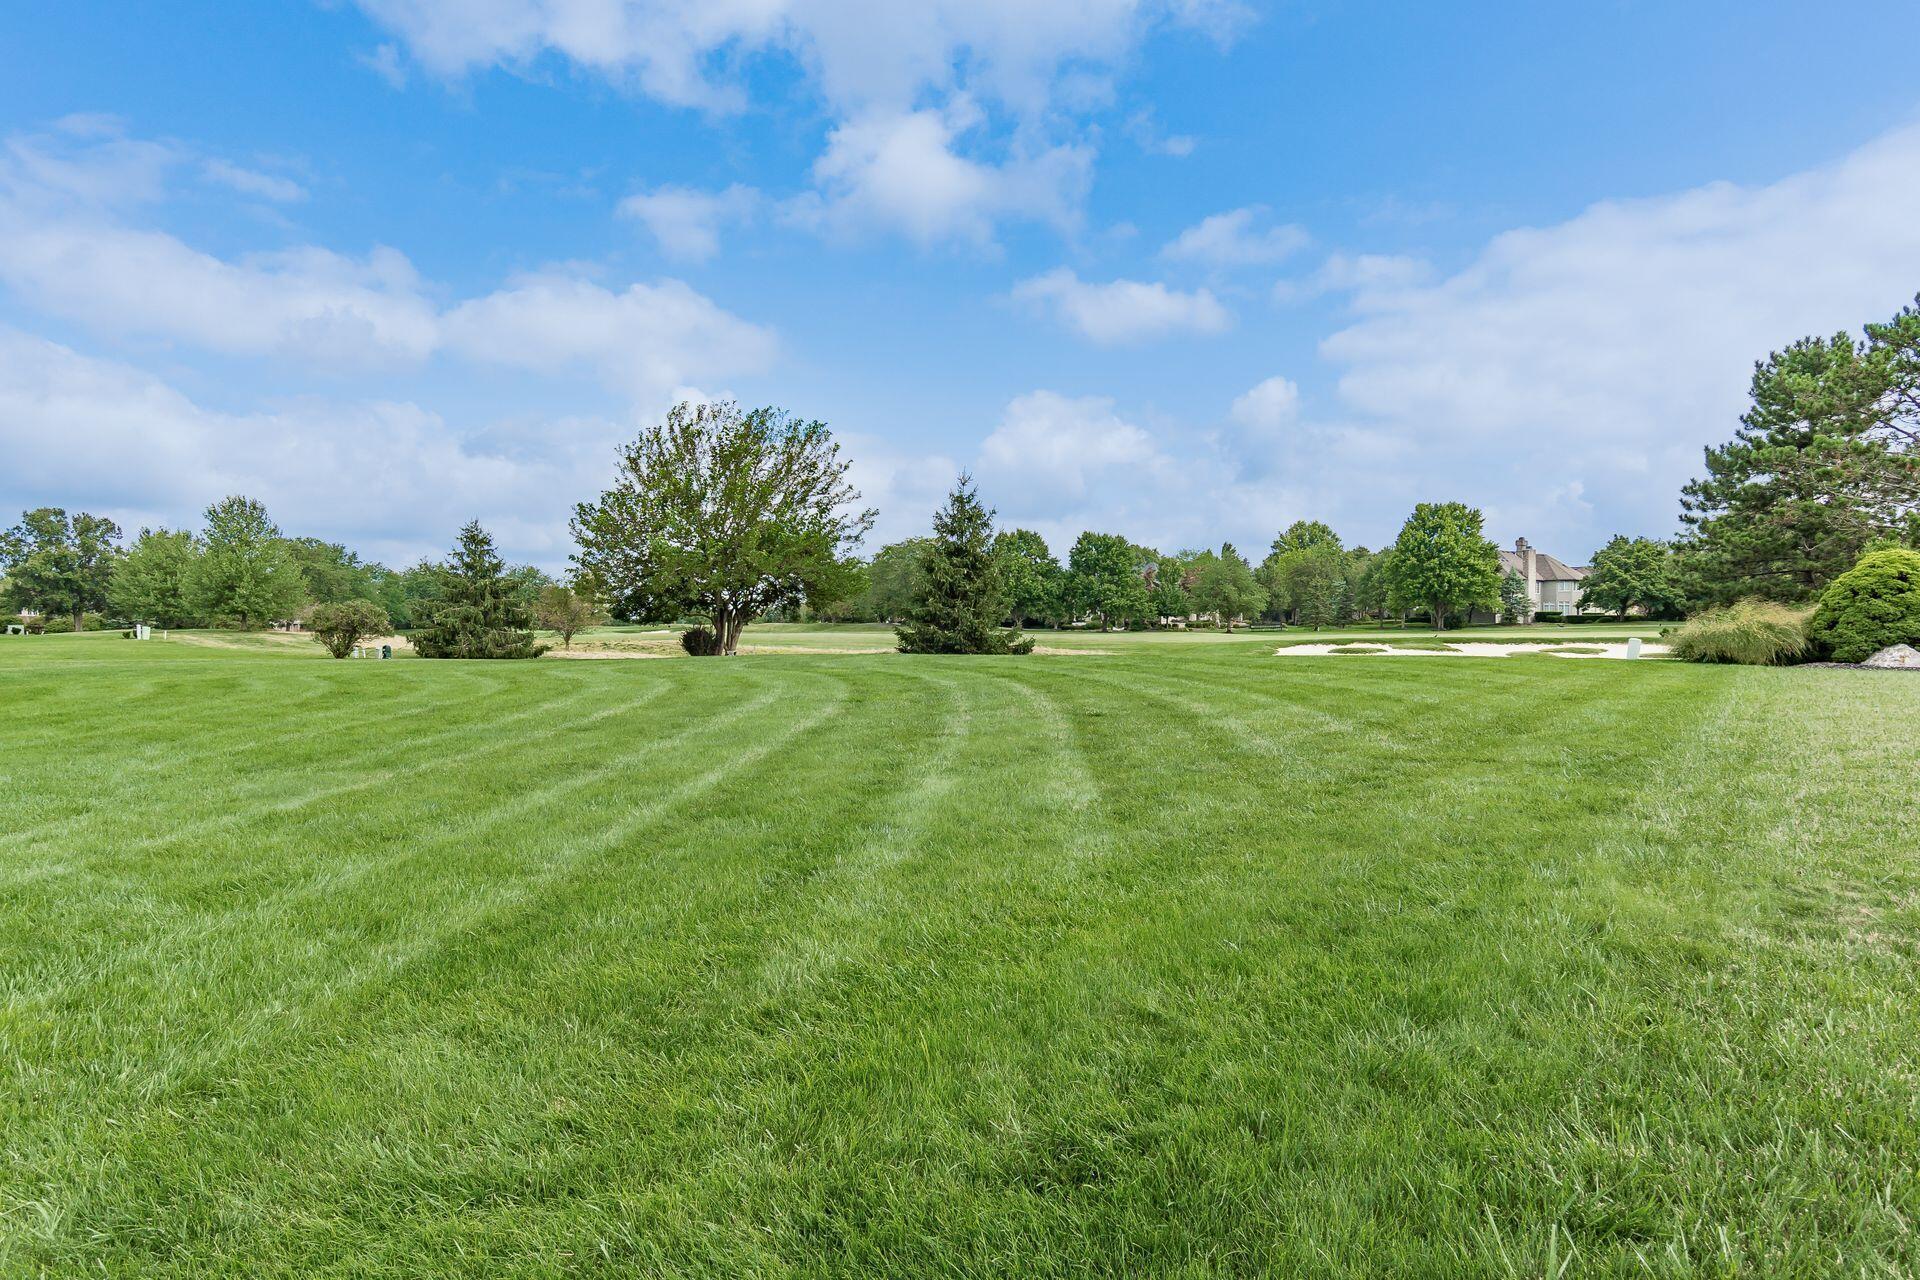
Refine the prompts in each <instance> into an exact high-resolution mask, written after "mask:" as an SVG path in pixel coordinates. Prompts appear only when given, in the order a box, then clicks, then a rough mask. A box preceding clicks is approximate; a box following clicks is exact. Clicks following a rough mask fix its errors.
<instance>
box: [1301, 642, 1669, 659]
mask: <svg viewBox="0 0 1920 1280" xmlns="http://www.w3.org/2000/svg"><path fill="white" fill-rule="evenodd" d="M1445 643H1446V644H1447V648H1445V649H1395V648H1392V647H1391V646H1389V645H1385V644H1376V643H1374V642H1372V641H1368V640H1350V641H1346V642H1344V643H1338V644H1295V645H1287V646H1285V647H1283V648H1280V649H1277V650H1275V651H1274V652H1275V653H1276V654H1277V655H1278V656H1279V657H1282V658H1289V657H1303V658H1315V657H1324V656H1326V655H1328V654H1335V655H1337V656H1341V657H1351V656H1365V657H1369V658H1504V657H1507V656H1508V655H1510V654H1516V653H1544V654H1546V655H1548V656H1549V657H1554V658H1624V657H1626V656H1627V644H1626V641H1624V640H1617V641H1616V640H1595V641H1591V642H1585V641H1578V640H1561V641H1557V642H1555V643H1552V644H1488V643H1485V642H1483V641H1475V640H1449V641H1446V642H1445ZM1577 650H1592V652H1585V653H1583V652H1576V651H1577ZM1666 652H1667V646H1666V645H1663V644H1645V643H1643V644H1642V646H1641V649H1640V656H1641V657H1643V658H1658V657H1660V656H1662V655H1664V654H1665V653H1666Z"/></svg>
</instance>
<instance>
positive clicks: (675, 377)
mask: <svg viewBox="0 0 1920 1280" xmlns="http://www.w3.org/2000/svg"><path fill="white" fill-rule="evenodd" d="M10 144H15V145H10V147H9V150H8V151H7V152H6V153H5V158H4V161H0V284H3V285H5V286H6V288H7V289H8V290H9V291H10V292H12V293H13V294H14V295H15V296H16V297H18V298H20V299H21V300H23V301H25V302H27V303H29V304H30V305H32V306H34V307H36V308H38V309H39V310H41V311H43V312H46V313H48V314H52V315H57V316H60V317H63V318H65V319H68V320H72V321H75V322H77V323H80V324H82V325H85V326H86V327H88V328H89V329H92V330H94V331H96V332H100V333H104V334H109V335H113V336H138V337H146V338H154V339H159V340H162V341H165V342H169V343H175V344H179V345H183V346H188V347H193V348H196V349H200V350H205V351H210V352H216V353H220V354H224V355H241V356H273V357H277V358H282V359H287V360H294V361H298V362H300V363H302V364H306V365H311V366H314V367H319V368H328V369H335V368H352V367H366V366H380V365H417V364H419V363H420V362H422V361H425V360H427V359H429V358H430V357H432V356H434V355H436V354H438V353H441V352H451V353H453V354H455V355H458V356H460V357H463V358H465V359H468V360H472V361H476V362H480V363H484V364H491V365H498V366H504V367H509V368H516V369H527V370H532V371H536V372H542V373H559V372H564V371H568V370H577V369H585V370H587V371H589V372H592V373H594V374H596V375H597V376H598V377H599V378H600V380H601V381H602V382H603V383H605V384H606V385H608V386H610V387H613V388H615V389H617V390H620V391H624V392H628V393H631V394H633V395H635V396H636V397H639V398H645V397H647V396H654V395H659V394H661V393H663V392H664V391H665V390H666V389H668V388H671V387H674V386H678V385H681V384H684V383H687V382H691V381H697V380H699V379H703V378H709V377H726V376H729V375H731V374H735V373H740V372H749V371H753V370H758V369H761V368H764V367H765V366H766V365H767V363H768V362H769V361H770V360H771V359H772V356H773V352H774V345H775V344H774V340H773V336H772V334H771V333H769V332H768V331H767V330H765V329H762V328H760V327H759V326H757V325H753V324H750V323H748V322H747V321H744V320H742V319H740V318H738V317H737V316H734V315H732V314H730V313H728V312H727V311H725V310H724V309H722V308H721V307H719V306H718V305H717V304H715V303H714V302H712V301H711V300H710V299H708V298H705V297H703V296H702V295H700V294H698V293H696V292H695V291H694V290H692V289H691V288H689V287H688V286H686V285H685V284H682V283H681V282H679V281H676V280H663V281H659V282H657V283H654V284H651V285H648V284H634V285H632V286H630V287H628V288H627V289H626V290H624V291H614V290H610V289H607V288H605V287H604V286H602V285H600V284H597V283H595V282H593V281H591V280H587V279H585V278H582V277H581V276H580V275H579V274H578V273H577V272H569V271H564V270H560V269H555V270H551V271H547V272H542V273H537V274H533V275H529V276H526V277H524V278H521V279H519V280H516V281H513V282H510V283H509V285H508V286H507V287H505V288H503V289H501V290H498V291H496V292H494V293H492V294H488V295H484V296H481V297H477V298H472V299H469V300H466V301H464V302H459V303H457V304H455V305H453V306H451V307H443V306H442V304H441V303H440V302H439V301H438V300H437V298H436V296H435V294H436V293H437V291H436V290H434V289H433V288H432V287H431V286H430V285H429V284H428V283H427V282H425V281H423V280H422V279H421V278H420V276H419V274H418V273H417V272H416V271H415V270H414V267H413V264H412V263H411V262H410V261H408V259H407V257H406V255H404V254H402V253H400V252H399V251H398V250H395V249H391V248H385V247H377V248H375V249H373V250H371V251H369V252H368V253H367V254H366V255H364V256H353V255H348V254H342V253H337V252H334V251H332V250H329V249H325V248H321V247H318V246H314V245H302V246H296V247H294V248H291V249H284V250H278V251H274V252H269V253H256V254H248V255H243V256H240V257H237V258H234V259H231V260H229V259H225V258H220V257H216V256H214V255H212V254H208V253H205V252H202V251H201V250H198V249H195V248H193V247H192V246H190V245H188V244H186V243H185V242H184V241H182V240H180V239H179V238H177V237H175V236H173V235H170V234H168V233H166V232H163V231H157V230H152V229H149V228H144V227H140V226H134V225H129V224H130V222H131V221H133V219H132V218H130V217H129V216H128V214H129V213H130V212H133V210H131V209H129V208H128V207H127V206H128V205H129V202H133V203H135V204H137V203H139V202H140V201H143V200H146V199H150V198H158V193H159V192H160V191H161V190H162V189H163V188H164V180H163V179H160V178H154V177H152V173H151V171H152V165H151V153H150V152H149V151H148V150H147V149H145V148H143V147H141V146H140V145H139V144H137V143H134V142H132V141H131V140H129V139H126V138H124V137H122V136H120V135H118V134H108V135H105V136H104V141H103V142H101V143H100V145H95V146H79V147H67V148H65V149H64V150H60V151H55V150H53V149H51V148H48V147H45V146H42V145H39V144H38V143H37V141H36V140H32V139H28V140H25V141H22V140H21V139H18V138H16V139H12V140H10ZM103 150H104V153H103ZM167 155H168V156H169V157H172V156H173V152H172V151H171V150H169V151H167ZM174 162H175V161H174V159H172V158H169V159H167V160H166V161H164V162H163V163H162V166H161V167H162V169H164V168H165V166H166V165H168V164H172V163H174ZM235 172H241V171H239V170H235Z"/></svg>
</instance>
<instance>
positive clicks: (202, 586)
mask: <svg viewBox="0 0 1920 1280" xmlns="http://www.w3.org/2000/svg"><path fill="white" fill-rule="evenodd" d="M201 546H202V548H203V549H202V551H201V553H200V559H199V560H198V561H197V562H196V563H195V564H194V570H193V580H192V587H191V591H190V592H189V596H190V600H191V602H192V605H193V611H194V612H195V613H197V614H199V615H200V616H201V617H203V618H208V619H211V620H213V621H215V622H221V623H227V624H231V625H234V626H238V627H240V628H242V629H243V630H244V629H246V628H249V627H255V626H260V625H262V624H264V623H269V622H274V621H278V620H279V619H282V618H291V617H293V616H294V615H295V614H296V613H298V612H299V611H300V606H301V605H302V604H304V603H305V602H306V599H307V585H306V579H305V578H304V577H302V576H301V573H300V566H299V564H298V563H297V562H296V561H295V560H294V558H293V555H292V553H291V552H290V551H289V550H288V548H287V543H286V540H285V539H284V538H282V537H281V536H280V530H279V529H278V528H277V527H276V526H275V525H274V523H273V521H272V520H271V519H269V518H268V516H267V509H266V507H265V506H263V505H261V504H260V503H259V502H256V501H255V500H254V499H252V498H243V497H240V496H238V495H236V496H234V497H230V498H223V499H221V500H220V501H219V502H216V503H214V504H213V505H212V506H210V507H208V508H207V527H206V531H205V533H203V534H202V535H201Z"/></svg>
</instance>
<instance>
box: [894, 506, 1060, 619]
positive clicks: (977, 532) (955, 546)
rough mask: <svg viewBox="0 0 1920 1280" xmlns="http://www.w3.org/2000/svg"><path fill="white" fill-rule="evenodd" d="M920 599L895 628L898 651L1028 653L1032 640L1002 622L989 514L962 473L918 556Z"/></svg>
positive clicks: (1002, 596)
mask: <svg viewBox="0 0 1920 1280" xmlns="http://www.w3.org/2000/svg"><path fill="white" fill-rule="evenodd" d="M921 569H922V586H921V591H920V595H919V597H918V598H917V599H916V600H914V602H913V604H912V606H911V607H910V608H909V609H908V611H907V622H906V625H904V626H902V627H901V628H900V629H899V635H900V652H902V653H1028V652H1031V651H1032V649H1033V641H1032V639H1030V638H1028V637H1026V636H1022V635H1021V634H1020V633H1019V632H1018V631H1017V630H1012V629H1009V628H1007V627H1005V626H1003V625H1002V624H1003V623H1004V622H1005V621H1006V617H1007V610H1008V602H1007V588H1006V583H1005V581H1004V580H1003V578H1002V567H1001V564H1000V560H999V558H998V557H996V556H995V555H994V553H993V512H991V511H989V510H987V509H986V508H985V507H983V506H981V505H980V499H979V497H978V496H977V495H976V494H975V493H974V490H973V477H971V476H969V475H966V474H965V473H962V474H961V476H960V482H959V483H958V484H956V485H955V486H954V487H953V492H952V493H950V494H948V495H947V505H946V506H945V507H943V508H941V510H940V511H939V512H937V513H936V514H935V515H934V517H933V541H932V543H931V544H930V545H929V546H928V547H927V548H926V551H925V553H924V555H923V558H922V560H921Z"/></svg>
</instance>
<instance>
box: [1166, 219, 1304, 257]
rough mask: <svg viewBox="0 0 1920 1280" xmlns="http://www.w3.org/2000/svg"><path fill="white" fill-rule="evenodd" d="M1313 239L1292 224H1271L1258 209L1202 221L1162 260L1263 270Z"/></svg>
mask: <svg viewBox="0 0 1920 1280" xmlns="http://www.w3.org/2000/svg"><path fill="white" fill-rule="evenodd" d="M1312 240H1313V237H1311V236H1309V235H1308V234H1307V232H1306V229H1305V228H1303V227H1298V226H1294V225H1292V224H1291V223H1283V224H1278V225H1276V224H1274V223H1273V221H1272V218H1271V216H1270V215H1269V213H1268V211H1267V210H1266V209H1265V208H1264V207H1263V206H1259V205H1250V206H1248V207H1247V208H1244V209H1229V210H1228V211H1227V212H1225V213H1216V214H1214V215H1213V216H1212V217H1209V218H1203V219H1201V220H1200V221H1199V222H1197V223H1195V224H1194V225H1193V226H1191V227H1188V228H1187V229H1186V230H1185V231H1182V232H1181V233H1180V234H1179V235H1178V236H1175V237H1174V238H1173V239H1172V240H1170V241H1168V242H1167V244H1166V245H1165V247H1163V248H1162V249H1161V250H1160V253H1161V256H1163V257H1166V258H1169V259H1172V260H1173V261H1176V262H1193V263H1198V264H1200V265H1202V266H1208V267H1249V266H1266V265H1269V264H1272V263H1275V262H1281V261H1284V260H1285V259H1287V258H1290V257H1292V256H1293V255H1294V254H1296V253H1298V252H1300V250H1301V249H1304V248H1305V247H1306V246H1307V245H1308V244H1310V243H1312Z"/></svg>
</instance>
